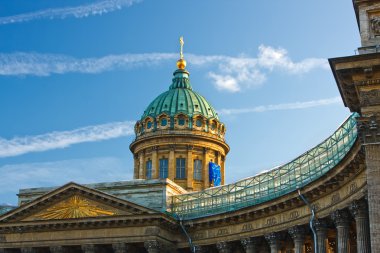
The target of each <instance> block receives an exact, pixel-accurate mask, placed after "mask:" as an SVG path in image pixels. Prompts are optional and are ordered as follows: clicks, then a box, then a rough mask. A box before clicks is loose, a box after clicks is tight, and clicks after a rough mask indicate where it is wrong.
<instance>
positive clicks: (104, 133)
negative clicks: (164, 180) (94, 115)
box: [0, 121, 134, 158]
mask: <svg viewBox="0 0 380 253" xmlns="http://www.w3.org/2000/svg"><path fill="white" fill-rule="evenodd" d="M133 125H134V122H131V121H125V122H114V123H108V124H103V125H93V126H87V127H82V128H78V129H74V130H71V131H61V132H51V133H46V134H42V135H35V136H25V137H15V138H13V139H10V140H7V139H4V138H1V137H0V158H1V157H9V156H17V155H22V154H26V153H30V152H41V151H46V150H51V149H59V148H66V147H69V146H71V145H74V144H78V143H83V142H94V141H102V140H108V139H112V138H118V137H122V136H128V135H132V134H133V133H134V130H133Z"/></svg>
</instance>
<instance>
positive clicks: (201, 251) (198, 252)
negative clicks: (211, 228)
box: [194, 245, 207, 253]
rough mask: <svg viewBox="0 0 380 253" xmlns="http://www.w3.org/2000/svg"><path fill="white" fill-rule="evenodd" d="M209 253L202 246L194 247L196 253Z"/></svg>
mask: <svg viewBox="0 0 380 253" xmlns="http://www.w3.org/2000/svg"><path fill="white" fill-rule="evenodd" d="M205 252H207V251H206V249H205V247H204V246H201V245H195V246H194V253H205Z"/></svg>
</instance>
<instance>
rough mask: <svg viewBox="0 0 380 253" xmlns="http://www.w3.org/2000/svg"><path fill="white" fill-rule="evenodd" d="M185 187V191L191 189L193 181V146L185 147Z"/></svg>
mask: <svg viewBox="0 0 380 253" xmlns="http://www.w3.org/2000/svg"><path fill="white" fill-rule="evenodd" d="M186 160H187V161H186V173H187V177H186V181H187V183H186V186H187V190H192V189H193V181H194V165H193V163H194V162H193V146H191V145H188V146H187V159H186Z"/></svg>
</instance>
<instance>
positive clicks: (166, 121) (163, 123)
mask: <svg viewBox="0 0 380 253" xmlns="http://www.w3.org/2000/svg"><path fill="white" fill-rule="evenodd" d="M167 124H168V120H167V119H165V118H164V119H161V126H163V127H164V126H166V125H167Z"/></svg>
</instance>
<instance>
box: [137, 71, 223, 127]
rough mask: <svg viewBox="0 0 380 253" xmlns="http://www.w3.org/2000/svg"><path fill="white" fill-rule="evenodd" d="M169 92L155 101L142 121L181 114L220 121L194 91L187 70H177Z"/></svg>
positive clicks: (212, 109) (204, 100)
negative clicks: (163, 115)
mask: <svg viewBox="0 0 380 253" xmlns="http://www.w3.org/2000/svg"><path fill="white" fill-rule="evenodd" d="M173 75H174V78H173V81H172V84H171V85H170V87H169V90H168V91H166V92H164V93H162V94H161V95H159V96H158V97H157V98H156V99H154V100H153V101H152V102H151V103H150V104H149V106H148V107H147V108H146V110H145V111H144V114H143V115H142V117H141V120H143V119H145V118H147V117H153V118H156V117H157V116H159V115H161V114H166V115H168V116H170V117H173V116H175V115H178V114H180V113H182V114H185V115H187V116H189V117H192V116H193V115H202V116H204V117H205V118H207V119H210V118H215V119H218V114H217V113H216V111H215V109H214V108H213V107H212V106H211V105H210V104H209V102H207V100H206V99H205V98H204V97H203V96H202V95H200V94H199V93H197V92H195V91H193V89H192V87H191V84H190V80H189V72H187V71H186V70H185V69H177V70H176V71H175V72H174V74H173Z"/></svg>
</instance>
